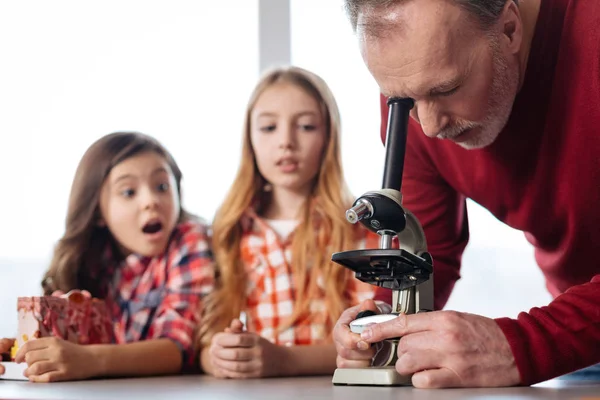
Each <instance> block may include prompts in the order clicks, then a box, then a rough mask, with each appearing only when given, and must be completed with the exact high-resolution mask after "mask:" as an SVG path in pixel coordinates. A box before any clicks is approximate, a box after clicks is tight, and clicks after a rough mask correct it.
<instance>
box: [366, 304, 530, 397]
mask: <svg viewBox="0 0 600 400" xmlns="http://www.w3.org/2000/svg"><path fill="white" fill-rule="evenodd" d="M361 337H362V339H363V340H365V341H366V342H368V343H376V342H379V341H381V340H384V339H387V338H393V337H401V339H400V342H399V344H398V361H397V363H396V370H397V371H398V373H400V374H401V375H410V374H414V375H413V377H412V383H413V385H414V386H415V387H417V388H442V387H498V386H513V385H517V384H519V382H520V376H519V371H518V370H517V367H516V364H515V360H514V357H513V355H512V352H511V349H510V346H509V344H508V342H507V340H506V338H505V337H504V334H503V333H502V331H501V330H500V328H499V327H498V325H497V324H496V322H495V321H494V320H492V319H489V318H486V317H482V316H479V315H474V314H466V313H459V312H454V311H435V312H429V313H419V314H410V315H404V314H402V315H400V316H399V317H398V318H395V319H393V320H391V321H388V322H383V323H380V324H376V325H372V326H370V327H368V328H367V329H365V330H364V331H363V333H362V334H361Z"/></svg>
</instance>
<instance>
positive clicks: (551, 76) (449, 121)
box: [334, 0, 600, 387]
mask: <svg viewBox="0 0 600 400" xmlns="http://www.w3.org/2000/svg"><path fill="white" fill-rule="evenodd" d="M346 7H347V10H348V12H349V15H350V19H351V21H352V24H353V26H354V28H355V31H356V33H357V36H358V38H359V42H360V48H361V52H362V55H363V58H364V61H365V63H366V65H367V67H368V69H369V70H370V72H371V74H372V75H373V76H374V78H375V79H376V81H377V83H378V84H379V87H380V89H381V92H382V94H383V96H385V97H411V98H413V99H414V100H415V107H414V109H413V110H412V112H411V113H412V114H411V116H412V119H411V122H410V125H409V135H408V139H407V149H406V158H405V170H404V184H403V194H404V205H405V206H406V208H407V209H409V210H411V211H412V212H413V213H414V214H415V215H416V217H417V218H418V219H419V220H420V221H421V223H422V224H423V227H424V230H425V234H426V236H427V240H428V245H429V249H430V251H431V254H432V255H433V259H434V265H435V278H434V280H435V291H436V293H435V305H436V309H438V310H439V309H441V308H442V307H443V306H444V304H445V303H446V300H447V299H448V296H449V295H450V292H451V291H452V288H453V286H454V283H455V282H456V280H457V279H458V278H459V268H460V259H461V254H462V252H463V250H464V248H465V246H466V244H467V241H468V235H469V234H468V224H467V215H466V209H465V199H466V198H467V197H468V198H471V199H473V200H475V201H476V202H477V203H479V204H481V205H483V206H484V207H486V208H487V209H488V210H489V211H490V212H491V213H492V214H494V215H495V216H496V217H497V218H498V219H499V220H501V221H503V222H505V223H506V224H508V225H510V226H511V227H513V228H516V229H519V230H522V231H523V232H524V233H525V237H526V238H527V240H528V241H529V242H530V243H531V244H532V245H533V246H534V248H535V258H536V261H537V263H538V265H539V267H540V269H541V270H542V272H543V273H544V275H545V278H546V282H547V288H548V289H549V291H550V292H551V294H552V295H553V297H554V300H553V301H552V302H551V303H550V304H549V305H547V306H545V307H540V308H534V309H532V310H530V311H529V312H528V313H526V312H523V313H521V314H520V315H519V317H518V319H509V318H499V319H496V320H493V319H489V318H485V317H482V316H478V315H472V314H464V313H459V312H453V311H434V312H431V313H422V314H414V315H408V316H404V315H403V316H400V317H398V318H396V319H395V320H392V321H390V322H387V323H383V324H379V325H373V326H372V327H371V328H370V329H367V330H366V331H365V332H364V333H363V334H362V336H359V335H357V334H353V333H351V332H350V331H349V329H348V323H349V322H350V321H351V320H353V319H354V318H355V317H356V314H357V313H358V311H359V310H360V309H366V308H370V309H374V308H375V305H374V304H373V303H372V302H370V303H365V304H363V305H362V306H359V307H355V308H351V309H349V310H346V312H345V313H344V314H343V315H342V316H341V318H340V320H339V321H338V324H337V325H336V327H335V330H334V338H335V341H336V345H337V349H338V367H341V368H343V367H360V366H365V365H368V364H369V361H370V358H371V357H372V355H373V354H372V348H371V347H370V343H374V342H379V341H381V340H383V339H385V338H391V337H401V340H400V343H399V349H398V357H399V358H398V362H397V364H396V370H397V371H398V372H399V373H401V374H414V375H413V378H412V382H413V384H414V385H415V386H416V387H452V386H467V387H469V386H471V387H476V386H510V385H529V384H533V383H536V382H540V381H543V380H546V379H550V378H553V377H556V376H559V375H562V374H565V373H568V372H571V371H575V370H577V369H580V368H583V367H586V366H590V365H593V364H594V363H598V362H600V261H599V259H598V254H597V252H598V251H600V2H598V1H590V0H543V1H542V0H519V1H517V0H346ZM382 106H383V107H382V110H383V117H384V118H383V121H385V115H386V113H387V110H386V109H385V101H383V102H382ZM383 128H384V129H383V130H382V133H383V134H385V126H384V127H383ZM515 262H518V260H515ZM515 279H519V277H518V276H515ZM514 295H515V296H519V293H515V294H514ZM474 300H475V301H478V299H474ZM490 300H491V299H481V301H490ZM491 301H502V299H494V300H491Z"/></svg>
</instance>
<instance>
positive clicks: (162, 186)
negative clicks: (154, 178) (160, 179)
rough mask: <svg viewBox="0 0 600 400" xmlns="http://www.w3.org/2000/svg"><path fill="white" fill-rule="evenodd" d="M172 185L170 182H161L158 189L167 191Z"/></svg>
mask: <svg viewBox="0 0 600 400" xmlns="http://www.w3.org/2000/svg"><path fill="white" fill-rule="evenodd" d="M169 188H170V186H169V184H168V183H161V184H160V185H158V191H159V192H167V191H168V190H169Z"/></svg>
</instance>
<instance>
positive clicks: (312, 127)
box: [300, 124, 317, 132]
mask: <svg viewBox="0 0 600 400" xmlns="http://www.w3.org/2000/svg"><path fill="white" fill-rule="evenodd" d="M300 129H302V130H304V131H309V132H310V131H314V130H315V129H317V127H316V126H315V125H310V124H305V125H300Z"/></svg>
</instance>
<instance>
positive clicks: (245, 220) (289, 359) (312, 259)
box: [197, 67, 378, 378]
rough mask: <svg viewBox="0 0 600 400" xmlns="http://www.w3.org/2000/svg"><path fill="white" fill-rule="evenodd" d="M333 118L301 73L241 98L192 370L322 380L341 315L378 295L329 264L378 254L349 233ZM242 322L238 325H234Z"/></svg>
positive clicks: (364, 235)
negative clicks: (338, 257)
mask: <svg viewBox="0 0 600 400" xmlns="http://www.w3.org/2000/svg"><path fill="white" fill-rule="evenodd" d="M339 134H340V116H339V112H338V108H337V105H336V102H335V99H334V98H333V95H332V93H331V91H330V90H329V88H328V87H327V85H326V84H325V82H324V81H323V80H322V79H321V78H319V77H318V76H316V75H315V74H313V73H311V72H308V71H306V70H303V69H300V68H295V67H290V68H279V69H275V70H273V71H271V72H269V73H267V74H265V75H264V76H263V77H262V79H261V80H260V81H259V83H258V84H257V86H256V88H255V89H254V92H253V93H252V95H251V97H250V101H249V104H248V108H247V112H246V121H245V132H244V139H243V145H242V159H241V164H240V168H239V171H238V174H237V177H236V179H235V181H234V183H233V185H232V187H231V190H230V192H229V194H228V195H227V197H226V198H225V201H224V202H223V204H222V206H221V207H220V209H219V210H218V212H217V214H216V216H215V219H214V223H213V251H214V254H215V260H216V264H217V267H216V268H217V273H216V290H215V291H214V292H212V293H211V294H209V295H208V296H207V297H206V299H205V301H204V303H203V304H204V315H203V317H202V325H201V326H200V330H199V332H198V337H197V345H198V347H199V350H200V356H199V362H200V365H201V367H202V369H203V371H205V372H206V373H209V374H211V375H214V376H216V377H220V378H250V377H267V376H293V375H315V374H330V373H332V372H333V371H334V369H335V366H336V351H335V347H334V344H333V342H332V340H331V332H332V329H333V326H334V324H335V321H336V320H337V318H338V317H339V315H340V313H341V312H342V310H344V308H346V307H348V306H349V305H353V304H358V303H360V302H361V301H362V300H365V299H371V298H373V297H374V291H375V287H373V286H371V285H368V284H365V283H362V282H360V281H358V280H357V279H355V278H354V276H353V274H352V273H351V271H349V270H347V269H345V268H343V267H341V266H339V265H337V264H335V263H333V262H332V261H331V254H332V253H333V252H338V251H344V250H350V249H358V248H365V247H369V248H377V247H378V238H377V236H376V235H375V234H372V233H369V232H367V231H366V230H365V229H364V228H362V227H360V224H359V225H352V224H349V223H348V222H347V221H346V219H345V218H344V212H345V210H346V209H347V208H348V207H350V206H351V205H352V201H353V198H352V196H351V194H350V193H349V191H348V189H347V187H346V184H345V182H344V178H343V173H342V165H341V156H340V138H339ZM240 316H243V317H245V318H240Z"/></svg>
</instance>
